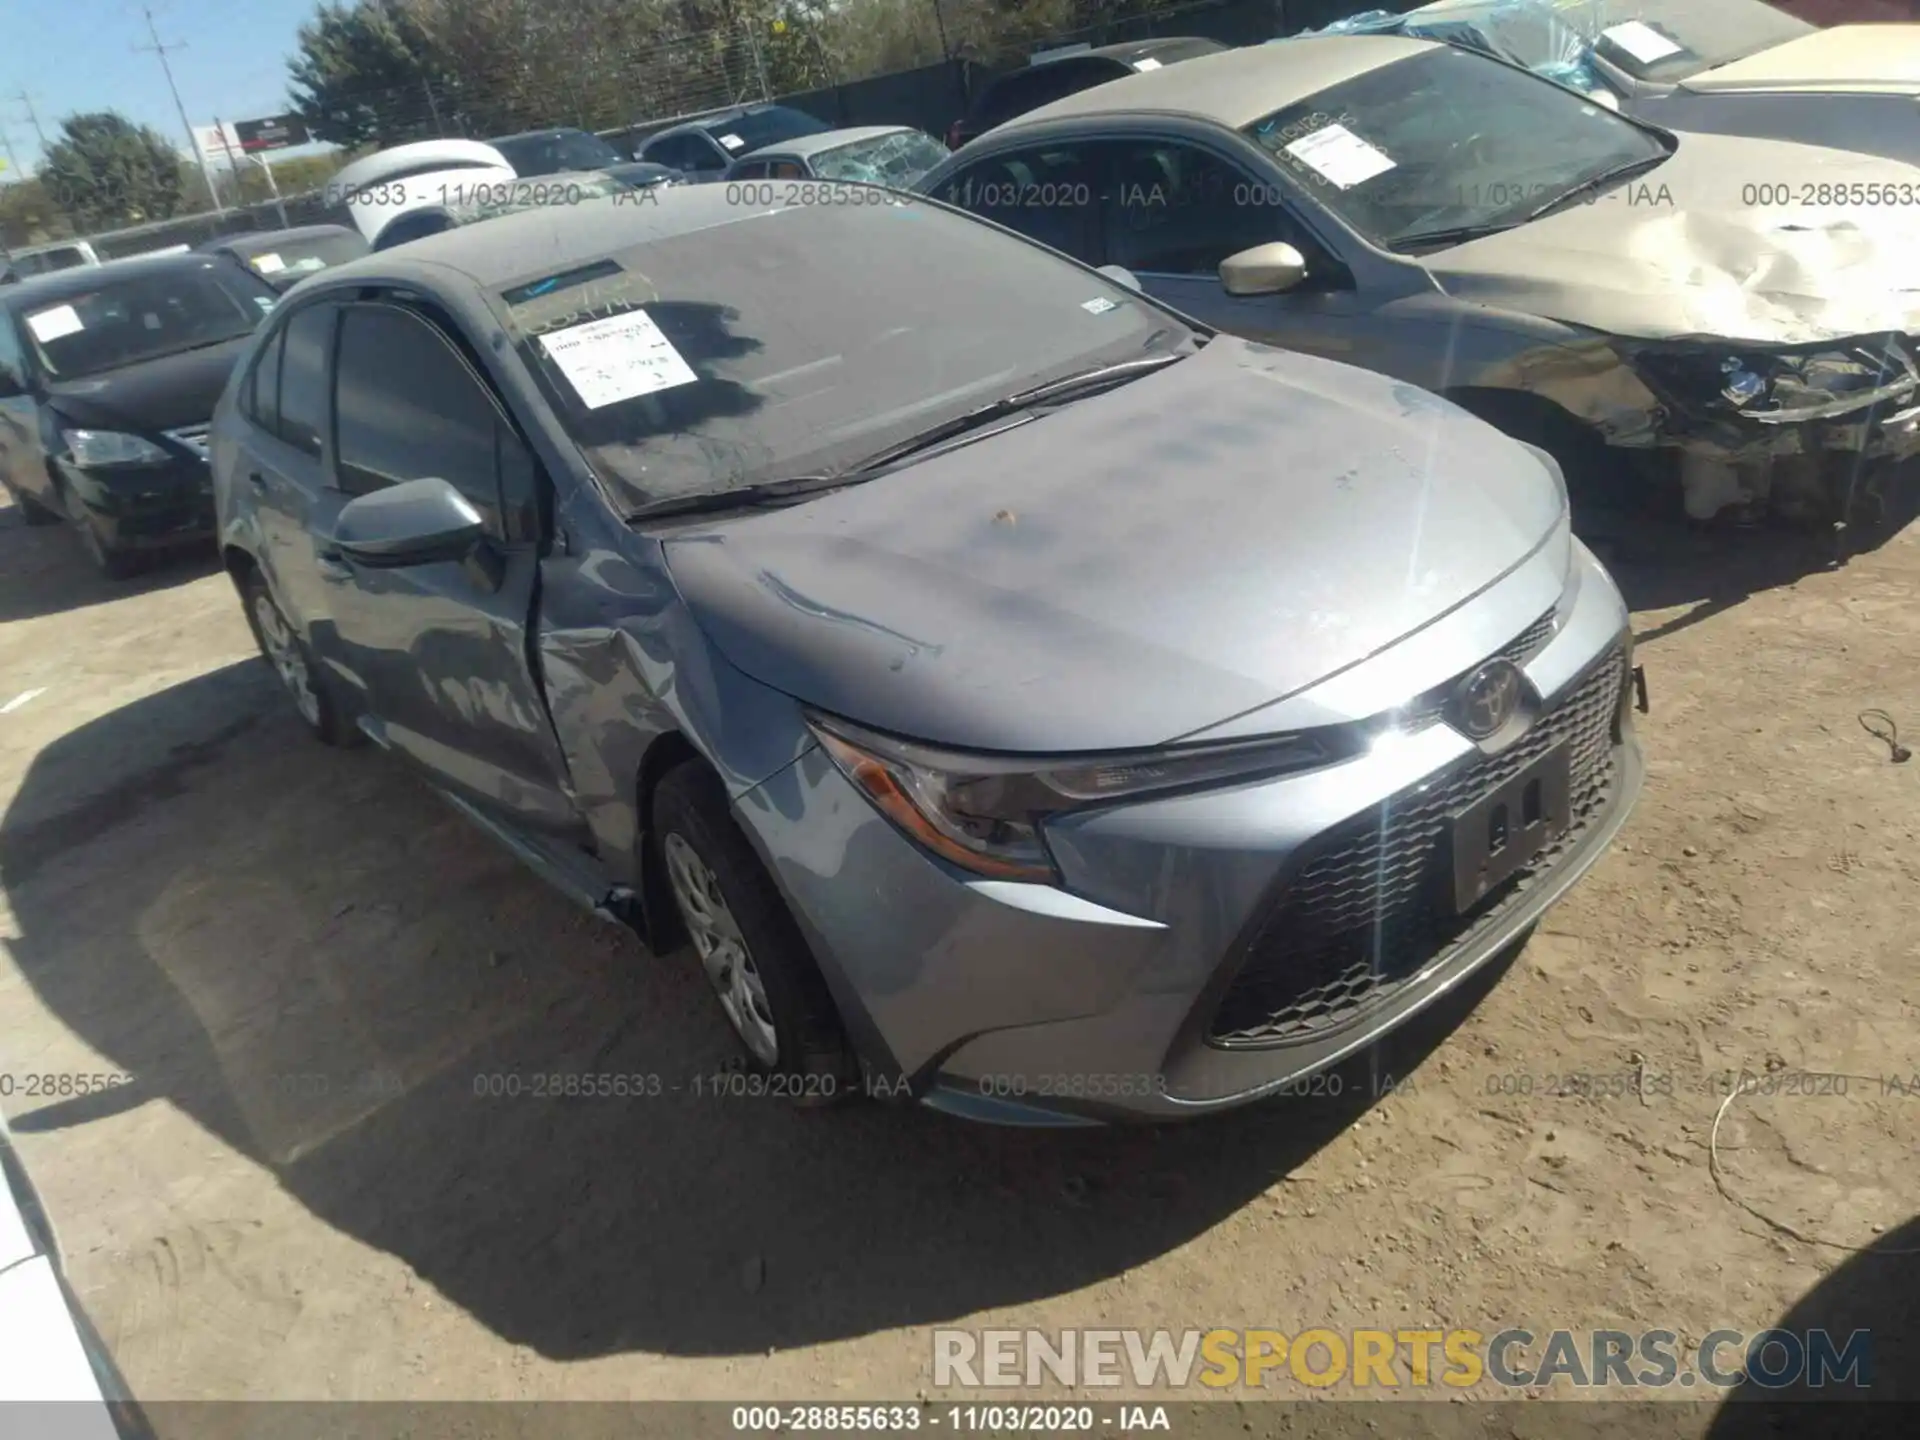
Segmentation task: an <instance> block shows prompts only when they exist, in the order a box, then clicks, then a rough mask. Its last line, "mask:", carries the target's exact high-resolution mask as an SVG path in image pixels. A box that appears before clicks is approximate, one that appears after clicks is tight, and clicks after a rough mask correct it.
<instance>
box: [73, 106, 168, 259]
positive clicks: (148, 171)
mask: <svg viewBox="0 0 1920 1440" xmlns="http://www.w3.org/2000/svg"><path fill="white" fill-rule="evenodd" d="M37 178H38V179H39V181H40V184H41V187H42V188H43V189H44V190H45V191H46V193H47V196H48V198H49V199H51V200H52V201H53V203H54V204H55V205H58V206H59V207H60V208H61V209H62V210H64V211H65V212H66V213H67V216H68V218H69V219H70V220H71V221H73V223H74V224H75V225H76V226H77V227H79V228H81V229H82V230H83V231H84V230H100V229H106V228H110V227H112V226H115V225H137V224H139V223H140V222H142V221H145V220H169V219H171V218H172V217H173V216H175V215H177V214H179V213H180V211H181V209H182V207H183V205H184V204H185V201H186V198H187V175H186V169H185V165H184V162H183V161H182V159H181V156H180V152H179V151H178V150H176V149H174V147H173V146H172V145H170V144H168V143H167V140H166V137H164V136H163V135H161V134H160V133H159V132H158V131H156V130H153V129H152V128H150V127H148V126H145V125H136V124H134V122H133V121H131V120H129V119H127V117H126V116H124V115H118V114H115V113H114V112H113V111H111V110H108V111H100V112H97V113H94V114H89V115H69V116H68V117H67V118H66V119H65V120H62V121H61V122H60V138H59V139H58V140H56V141H54V142H53V144H52V145H50V146H49V147H48V148H47V153H46V156H45V158H44V159H43V160H42V161H41V164H40V171H39V175H38V177H37Z"/></svg>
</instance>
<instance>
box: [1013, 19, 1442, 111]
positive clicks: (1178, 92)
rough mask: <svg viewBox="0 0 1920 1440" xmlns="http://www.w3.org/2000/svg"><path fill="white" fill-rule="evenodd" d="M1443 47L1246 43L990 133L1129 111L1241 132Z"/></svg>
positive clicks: (1348, 39) (1395, 41)
mask: <svg viewBox="0 0 1920 1440" xmlns="http://www.w3.org/2000/svg"><path fill="white" fill-rule="evenodd" d="M1445 48H1446V47H1445V46H1444V45H1440V44H1437V43H1436V42H1434V41H1431V40H1407V39H1403V38H1401V37H1400V36H1397V35H1305V36H1301V37H1300V38H1298V39H1291V40H1284V41H1276V42H1274V43H1271V44H1267V45H1249V46H1246V47H1244V48H1243V49H1239V50H1227V51H1223V52H1222V53H1221V54H1218V55H1201V56H1197V57H1196V58H1194V59H1192V60H1182V61H1181V62H1180V63H1179V64H1178V65H1167V66H1163V67H1162V68H1161V69H1158V70H1149V71H1147V72H1146V73H1145V74H1135V75H1128V76H1125V77H1123V78H1121V79H1119V80H1110V81H1108V82H1107V83H1106V84H1104V85H1095V86H1094V87H1093V88H1092V89H1090V90H1082V91H1080V92H1078V93H1077V94H1073V95H1069V96H1067V97H1066V98H1065V99H1062V100H1055V101H1054V102H1053V103H1052V104H1050V105H1042V106H1041V107H1040V108H1039V109H1038V110H1030V111H1028V112H1027V113H1026V114H1025V115H1021V116H1018V117H1016V118H1015V119H1012V120H1009V121H1007V122H1006V124H1004V125H1001V126H999V127H997V131H996V132H993V133H998V132H999V131H1007V130H1013V129H1016V128H1022V127H1025V126H1028V125H1037V124H1041V123H1043V122H1045V121H1048V120H1069V119H1079V118H1081V117H1084V116H1092V115H1110V114H1116V113H1124V112H1127V111H1153V112H1157V113H1160V114H1176V115H1191V116H1194V117H1196V118H1198V119H1202V120H1212V121H1214V122H1216V123H1217V124H1220V125H1225V126H1227V127H1228V128H1230V129H1233V130H1239V129H1241V128H1242V127H1244V126H1247V125H1251V124H1253V122H1254V121H1256V120H1259V119H1261V118H1263V117H1265V116H1268V115H1271V114H1272V113H1273V112H1274V111H1276V110H1282V109H1285V108H1286V107H1287V106H1289V105H1292V104H1295V103H1297V102H1298V101H1301V100H1304V99H1306V98H1307V97H1308V96H1310V95H1315V94H1318V93H1319V92H1320V91H1322V90H1325V89H1326V88H1327V87H1328V86H1330V85H1338V84H1341V83H1342V82H1344V81H1347V80H1351V79H1353V78H1354V77H1355V76H1358V75H1365V74H1366V73H1368V72H1369V71H1371V70H1378V69H1380V67H1381V66H1383V65H1391V64H1393V63H1394V62H1395V61H1398V60H1405V59H1408V58H1409V57H1411V56H1414V55H1420V54H1424V53H1425V52H1427V51H1429V50H1444V49H1445Z"/></svg>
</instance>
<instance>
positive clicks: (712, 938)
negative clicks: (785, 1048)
mask: <svg viewBox="0 0 1920 1440" xmlns="http://www.w3.org/2000/svg"><path fill="white" fill-rule="evenodd" d="M664 849H665V851H666V860H667V879H668V881H669V883H670V884H671V885H672V886H673V898H674V900H675V902H676V903H677V904H678V905H679V906H680V918H681V919H682V920H684V921H685V922H686V926H687V933H688V934H689V935H690V936H692V937H693V948H694V950H695V951H696V952H697V953H698V954H699V956H700V966H701V968H702V969H703V970H705V971H706V972H707V979H708V981H709V982H710V983H711V984H712V986H713V988H714V993H715V994H717V995H718V996H719V997H720V1006H721V1008H722V1009H723V1010H725V1011H726V1012H727V1019H728V1020H729V1021H730V1022H731V1023H732V1025H733V1028H734V1031H735V1032H736V1033H737V1034H738V1035H739V1036H740V1039H741V1040H742V1041H743V1042H744V1043H745V1044H746V1047H747V1049H749V1050H750V1051H752V1052H753V1057H754V1058H755V1059H756V1060H758V1061H759V1062H760V1063H761V1064H762V1065H766V1066H769V1067H771V1066H773V1065H776V1064H778V1063H779V1059H780V1039H779V1035H778V1033H777V1032H776V1031H775V1029H774V1025H773V1009H772V1006H771V1005H769V1003H768V1001H767V990H766V986H765V985H764V984H763V983H762V982H761V979H760V971H759V970H758V968H756V967H755V965H754V963H753V954H752V952H751V951H750V950H748V948H747V941H746V937H745V936H744V935H742V934H741V933H740V923H739V921H738V920H737V919H735V918H734V914H733V910H732V908H731V907H730V906H729V905H728V904H727V899H726V896H725V895H723V894H722V893H721V890H720V880H719V877H718V876H716V875H715V874H714V873H713V868H712V867H711V866H710V865H708V864H707V862H706V861H704V860H702V859H701V858H700V856H699V853H698V852H697V851H695V850H694V848H693V846H691V845H690V844H688V843H687V841H686V840H685V838H683V837H682V836H681V835H679V834H677V833H672V832H670V833H669V834H668V835H667V838H666V844H665V846H664Z"/></svg>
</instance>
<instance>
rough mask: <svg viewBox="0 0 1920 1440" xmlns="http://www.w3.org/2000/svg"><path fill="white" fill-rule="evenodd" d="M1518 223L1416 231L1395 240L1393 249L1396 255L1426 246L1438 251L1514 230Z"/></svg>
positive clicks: (1512, 221)
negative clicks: (1449, 246) (1445, 247)
mask: <svg viewBox="0 0 1920 1440" xmlns="http://www.w3.org/2000/svg"><path fill="white" fill-rule="evenodd" d="M1519 223H1520V222H1519V221H1517V220H1508V221H1503V222H1501V223H1500V224H1486V225H1453V226H1449V227H1448V228H1446V229H1444V230H1416V231H1414V233H1413V234H1411V235H1402V236H1400V237H1399V238H1398V239H1397V240H1395V241H1394V242H1393V249H1394V251H1395V253H1398V252H1400V251H1402V250H1416V249H1423V248H1425V247H1427V246H1433V247H1435V248H1436V249H1438V248H1441V247H1444V246H1448V245H1464V244H1466V243H1467V241H1469V240H1480V239H1483V238H1485V237H1486V236H1488V235H1498V234H1499V233H1500V232H1501V231H1503V230H1512V229H1515V228H1517V227H1518V225H1519Z"/></svg>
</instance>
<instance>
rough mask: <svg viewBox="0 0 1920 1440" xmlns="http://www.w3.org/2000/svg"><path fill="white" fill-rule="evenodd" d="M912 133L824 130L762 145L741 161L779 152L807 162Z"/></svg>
mask: <svg viewBox="0 0 1920 1440" xmlns="http://www.w3.org/2000/svg"><path fill="white" fill-rule="evenodd" d="M912 131H913V127H912V126H911V125H849V126H848V127H847V128H846V129H844V130H823V131H821V132H820V133H819V134H818V135H802V136H800V137H799V138H798V139H794V140H776V141H774V142H773V143H772V144H771V145H762V146H761V147H760V148H759V149H758V150H749V151H748V152H747V153H746V154H745V155H742V156H741V157H740V159H741V160H751V159H752V158H753V157H754V156H756V155H771V154H773V153H775V152H776V151H777V152H778V153H780V154H782V155H792V156H795V157H796V158H798V159H801V160H805V159H807V158H808V157H809V156H813V155H818V154H819V153H820V152H821V151H822V150H832V149H836V148H837V147H839V146H841V145H853V144H856V143H858V142H859V141H861V140H877V139H879V138H880V137H881V136H882V135H899V134H903V133H904V134H911V133H912ZM736 163H738V162H736Z"/></svg>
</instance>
